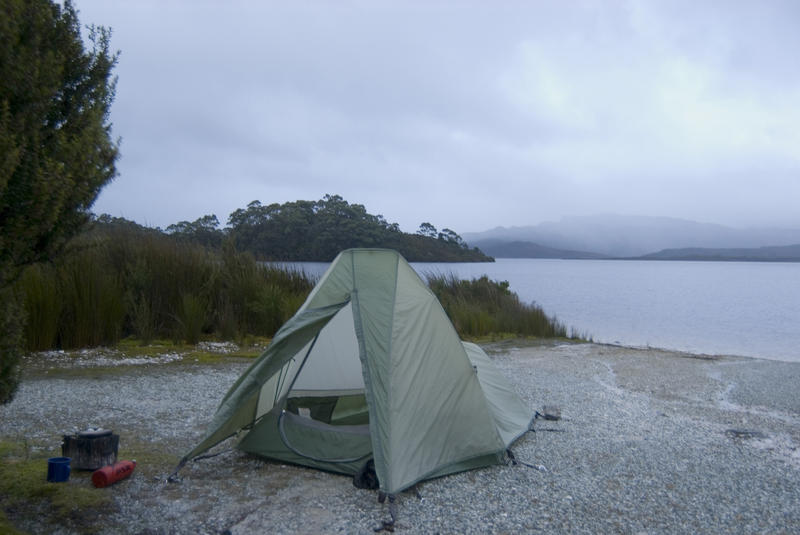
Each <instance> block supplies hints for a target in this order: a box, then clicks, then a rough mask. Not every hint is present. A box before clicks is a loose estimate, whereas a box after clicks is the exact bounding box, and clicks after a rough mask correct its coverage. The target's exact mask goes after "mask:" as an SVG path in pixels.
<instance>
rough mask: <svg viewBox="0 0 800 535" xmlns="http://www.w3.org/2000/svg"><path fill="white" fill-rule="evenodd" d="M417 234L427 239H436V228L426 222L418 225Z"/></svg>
mask: <svg viewBox="0 0 800 535" xmlns="http://www.w3.org/2000/svg"><path fill="white" fill-rule="evenodd" d="M417 234H419V235H420V236H427V237H428V238H435V237H436V227H434V226H433V225H431V224H430V223H428V222H427V221H426V222H425V223H420V225H419V230H418V231H417Z"/></svg>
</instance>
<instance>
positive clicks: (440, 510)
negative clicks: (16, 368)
mask: <svg viewBox="0 0 800 535" xmlns="http://www.w3.org/2000/svg"><path fill="white" fill-rule="evenodd" d="M485 347H486V349H487V351H488V352H489V353H490V355H491V356H492V358H493V359H494V361H495V363H496V364H497V366H498V367H499V368H500V369H501V370H502V371H503V373H504V374H505V375H506V376H507V377H508V378H509V380H510V381H511V382H512V383H513V385H514V386H515V388H516V389H517V390H518V392H519V393H520V394H521V395H522V397H523V399H524V400H525V401H526V402H527V403H528V404H529V406H530V408H531V411H534V410H539V411H541V410H542V407H543V406H545V405H549V406H555V407H558V408H559V409H560V411H561V416H562V418H561V419H560V420H558V421H547V420H541V419H539V420H537V421H536V426H535V432H532V433H528V434H526V435H525V436H523V437H522V438H521V439H520V440H518V441H517V442H516V443H515V444H514V446H513V448H512V449H513V452H514V454H515V455H516V457H517V459H519V460H520V461H524V462H525V463H527V464H529V465H532V466H524V465H522V464H518V465H509V466H494V467H489V468H485V469H481V470H474V471H470V472H465V473H461V474H457V475H453V476H448V477H444V478H440V479H437V480H432V481H426V482H423V483H421V484H419V485H417V487H416V489H415V490H416V492H405V493H403V494H402V495H400V496H398V499H397V501H398V513H399V517H398V522H397V525H396V526H395V530H396V532H400V533H797V532H798V531H800V500H798V498H799V497H800V449H798V447H800V396H798V395H797V388H798V386H797V385H800V363H787V362H779V361H770V360H761V359H749V358H741V357H731V356H696V355H688V354H683V353H675V352H668V351H659V350H653V349H629V348H622V347H616V346H606V345H599V344H562V343H543V344H531V343H527V342H526V343H522V342H505V343H502V344H491V345H487V346H485ZM247 364H248V361H244V360H241V361H238V360H237V361H231V362H225V363H223V364H213V365H205V364H200V363H191V362H189V363H187V362H182V361H180V360H179V359H171V358H164V359H162V360H161V361H148V360H144V361H143V362H125V361H124V360H119V361H115V360H114V357H97V355H93V356H89V357H87V358H86V359H84V360H83V361H81V362H78V361H77V360H76V359H74V358H72V359H70V358H60V359H59V358H53V357H52V356H50V357H44V356H33V357H30V358H29V359H27V360H26V362H25V379H24V382H23V384H22V387H21V389H20V391H19V393H18V395H17V397H16V399H15V400H14V401H13V402H12V403H11V404H9V405H6V406H3V407H0V435H2V437H3V439H4V440H8V441H22V440H25V441H26V443H27V444H28V445H29V449H30V454H31V455H33V456H37V455H38V456H41V457H43V458H46V457H48V456H50V455H57V454H60V442H61V435H62V434H65V433H70V432H73V431H75V430H77V429H83V428H85V427H87V426H89V425H100V426H104V427H107V428H112V429H113V430H114V431H115V432H116V433H119V434H120V436H121V439H120V457H121V458H130V457H132V456H136V457H138V459H137V460H138V462H139V465H138V466H137V469H136V471H135V472H134V474H133V476H131V477H130V478H129V479H127V480H125V481H122V482H120V483H118V484H116V485H114V486H113V487H110V488H108V489H102V490H98V491H97V492H106V493H110V495H111V496H112V498H113V501H112V504H111V506H110V507H108V508H106V510H104V512H103V514H102V517H98V518H96V519H94V520H92V521H91V522H94V524H91V523H90V527H91V526H93V525H96V526H102V529H101V530H100V531H102V532H103V533H142V534H157V533H231V534H246V533H247V534H249V533H373V532H374V531H373V530H374V528H376V527H377V526H379V525H380V524H381V521H383V520H387V519H388V518H389V514H388V509H387V507H386V506H385V505H381V504H380V503H378V501H377V496H376V493H375V492H374V491H368V490H359V489H356V488H355V487H354V486H353V485H352V482H351V479H350V478H347V477H343V476H338V475H333V474H328V473H323V472H319V471H315V470H311V469H306V468H302V467H294V466H288V465H284V464H279V463H273V462H269V461H263V460H260V459H257V458H252V457H248V456H245V455H243V454H241V453H239V452H238V451H237V450H233V449H231V447H232V445H233V444H232V443H230V442H228V443H224V444H222V445H221V446H219V447H218V448H216V449H215V450H214V452H220V455H218V456H216V457H213V458H209V459H205V460H201V461H197V462H194V463H190V464H189V465H187V466H186V468H184V470H182V472H181V474H180V475H181V480H180V482H178V483H166V482H165V481H164V476H166V475H167V474H168V473H169V471H170V468H171V467H172V466H173V465H174V463H175V462H177V460H178V459H179V458H180V456H181V455H182V454H183V453H184V452H185V451H186V450H187V449H189V448H190V447H191V446H192V445H194V443H195V442H196V441H197V440H198V439H199V437H200V435H201V433H202V431H203V429H204V428H205V424H206V423H207V422H208V420H209V419H210V417H211V415H212V414H213V412H214V409H215V408H216V405H217V404H218V402H219V400H220V399H221V397H222V395H223V394H224V393H225V391H226V390H227V389H228V387H229V386H230V385H231V384H232V382H233V381H234V380H235V379H236V378H237V377H238V376H239V374H240V373H241V371H242V370H243V369H244V368H245V367H246V366H247ZM45 464H46V463H45ZM43 466H44V464H43ZM43 470H44V469H43ZM42 477H43V478H44V471H43V473H42ZM65 484H66V485H74V486H87V485H90V482H89V474H88V473H85V472H84V473H81V472H73V476H72V477H71V479H70V481H69V482H67V483H65ZM8 517H9V519H10V520H12V521H13V520H15V518H16V517H14V516H13V515H11V514H9V515H8ZM76 526H79V527H76ZM86 526H87V524H86V522H85V521H84V522H83V523H78V524H74V525H73V523H70V522H64V521H63V519H55V518H52V517H51V516H49V515H48V514H47V512H46V511H45V512H43V514H41V515H38V516H36V517H29V518H26V519H22V520H21V521H20V523H19V524H18V527H19V528H20V529H23V530H27V531H30V532H32V533H45V532H48V533H49V532H60V533H75V532H79V531H83V530H86Z"/></svg>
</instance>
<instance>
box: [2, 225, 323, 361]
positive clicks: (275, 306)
mask: <svg viewBox="0 0 800 535" xmlns="http://www.w3.org/2000/svg"><path fill="white" fill-rule="evenodd" d="M312 286H313V282H312V281H311V280H309V279H308V278H307V277H306V276H305V275H304V274H303V273H298V272H294V271H284V270H281V269H278V268H274V267H266V266H263V265H261V264H259V263H258V262H256V261H255V259H254V258H253V257H252V255H250V254H243V253H239V252H237V251H235V250H234V249H233V248H232V247H226V248H225V250H224V251H221V252H220V251H211V250H208V249H206V248H204V247H203V246H201V245H199V244H196V243H187V242H185V241H179V240H176V239H174V238H172V237H170V236H167V235H164V234H161V233H141V232H134V231H131V229H125V228H123V229H113V231H106V232H105V233H99V234H98V233H94V234H87V235H84V236H82V237H81V239H79V240H78V241H77V242H76V243H75V244H73V247H72V250H71V252H70V253H69V254H68V255H66V256H65V257H64V258H63V259H62V260H61V261H60V262H59V263H58V264H57V265H55V266H41V265H37V266H32V267H30V268H29V269H28V270H27V271H26V273H25V274H24V276H23V277H22V278H21V279H20V282H19V283H18V288H17V289H16V290H17V294H18V295H20V296H21V298H22V300H23V302H24V307H25V310H26V313H27V316H28V318H30V321H29V322H28V324H27V329H26V347H27V349H28V350H37V351H38V350H44V349H51V348H75V347H87V346H94V345H100V344H114V343H116V342H117V341H118V340H119V339H120V338H124V337H128V336H133V337H136V338H138V339H139V340H140V341H141V343H143V344H147V343H149V342H150V341H152V340H154V339H156V338H173V339H175V340H181V341H187V342H189V343H194V342H196V341H198V340H199V339H200V338H201V337H204V336H208V337H212V338H222V339H244V338H245V337H247V336H251V335H254V336H267V337H269V336H272V335H273V334H274V333H275V331H276V330H277V329H278V328H279V327H280V326H281V325H282V324H283V323H284V322H285V321H286V320H287V319H288V318H289V317H291V315H292V314H294V312H295V311H296V310H297V308H298V307H299V306H300V304H302V302H303V300H304V299H305V297H306V296H307V295H308V292H310V290H311V288H312Z"/></svg>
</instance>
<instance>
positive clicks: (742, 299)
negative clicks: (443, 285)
mask: <svg viewBox="0 0 800 535" xmlns="http://www.w3.org/2000/svg"><path fill="white" fill-rule="evenodd" d="M292 265H294V266H297V267H298V268H300V269H303V270H305V271H306V273H308V274H309V275H313V276H319V275H321V274H322V273H323V272H324V271H325V269H326V268H327V266H328V264H325V263H315V262H303V263H297V264H292ZM412 265H413V266H414V268H415V269H416V270H417V271H418V272H419V273H420V274H422V275H425V274H427V273H437V274H449V273H454V274H456V275H457V276H458V277H460V278H464V279H471V278H475V277H480V276H481V275H484V274H485V275H488V276H489V278H491V279H495V280H507V281H508V282H509V283H510V285H511V290H512V291H514V292H516V293H517V294H518V295H519V297H520V299H521V300H522V301H524V302H528V303H530V302H535V303H537V304H538V305H540V306H541V307H542V308H543V309H544V310H545V312H547V313H548V314H550V315H554V316H556V317H557V318H558V319H559V320H561V321H562V322H563V323H565V324H566V325H567V326H568V327H571V328H572V329H574V330H576V331H578V332H580V333H587V334H588V335H590V336H591V337H592V338H593V339H594V341H596V342H603V343H613V344H621V345H625V346H650V347H658V348H664V349H675V350H680V351H688V352H691V353H698V354H726V355H742V356H750V357H760V358H767V359H773V360H785V361H794V362H800V263H769V262H763V263H762V262H659V261H624V260H620V261H616V260H550V259H509V258H500V259H498V260H497V262H495V263H493V264H483V263H481V264H477V263H476V264H454V263H441V264H436V263H415V264H412Z"/></svg>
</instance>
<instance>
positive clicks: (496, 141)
mask: <svg viewBox="0 0 800 535" xmlns="http://www.w3.org/2000/svg"><path fill="white" fill-rule="evenodd" d="M75 3H76V6H77V8H78V9H79V10H80V19H81V22H82V23H85V24H88V23H95V24H100V25H104V26H110V27H112V29H113V32H114V33H113V37H112V45H113V47H114V48H118V49H120V50H121V51H122V54H121V57H120V61H119V66H118V68H117V71H116V72H117V74H118V76H119V82H118V86H117V98H116V101H115V104H114V107H113V109H112V121H113V123H114V133H115V135H118V136H121V137H122V151H121V152H122V157H121V159H120V161H119V164H118V168H119V176H118V177H117V178H116V180H115V181H114V182H113V183H112V184H110V185H109V186H107V187H106V188H105V189H104V190H103V192H102V193H101V195H100V197H99V199H98V201H97V203H96V204H95V206H94V211H96V212H97V213H102V212H107V213H110V214H112V215H117V216H124V217H127V218H129V219H134V220H136V221H138V222H140V223H145V224H149V225H154V226H155V225H157V226H162V227H165V226H167V225H169V224H171V223H174V222H177V221H180V220H194V219H196V218H198V217H200V216H202V215H204V214H209V213H213V214H216V215H217V216H218V217H219V219H220V220H221V221H222V222H223V223H224V222H225V221H226V220H227V217H228V215H229V214H230V212H232V211H233V210H235V209H237V208H240V207H244V206H245V205H246V204H247V203H249V202H250V201H252V200H254V199H258V200H260V201H261V202H263V203H272V202H286V201H292V200H297V199H308V200H315V199H319V198H321V197H322V196H323V195H325V194H326V193H331V194H340V195H342V196H343V197H344V198H345V199H347V200H348V201H350V202H351V203H360V204H364V205H365V206H366V207H367V209H368V210H369V211H370V212H372V213H379V214H383V215H384V216H385V217H386V219H387V220H388V221H390V222H397V223H399V224H400V226H401V228H403V229H404V230H406V231H412V232H413V231H414V230H416V229H417V227H418V226H419V224H420V223H421V222H422V221H429V222H431V223H433V224H434V225H435V226H437V227H450V228H453V229H455V230H456V231H457V232H468V231H480V230H485V229H488V228H490V227H494V226H498V225H503V226H512V225H528V224H536V223H538V222H541V221H544V220H557V219H559V218H560V217H562V216H566V215H590V214H597V213H619V214H632V215H661V216H672V217H679V218H686V219H693V220H697V221H703V222H714V223H722V224H729V225H734V226H747V225H782V226H795V227H797V226H800V213H799V212H798V209H797V204H798V199H800V69H798V67H797V57H796V56H797V52H798V50H800V31H798V27H800V3H798V2H796V1H794V0H787V1H786V2H781V1H771V0H766V1H735V0H726V1H721V2H698V1H697V0H690V1H673V0H664V1H654V0H653V1H651V0H648V1H641V2H639V1H613V0H608V1H606V0H597V1H586V2H580V1H569V2H561V1H558V2H556V1H553V2H528V1H526V2H474V3H468V2H455V1H454V2H411V1H401V0H398V1H395V2H372V1H363V2H359V1H354V2H353V1H336V2H333V1H331V2H328V1H325V2H302V1H298V2H277V1H276V2H268V1H264V2H262V1H258V2H257V1H252V2H244V1H234V2H217V1H211V0H209V1H198V0H169V1H164V0H158V1H156V0H152V1H148V0H137V1H135V2H131V1H122V0H119V1H117V0H75Z"/></svg>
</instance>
